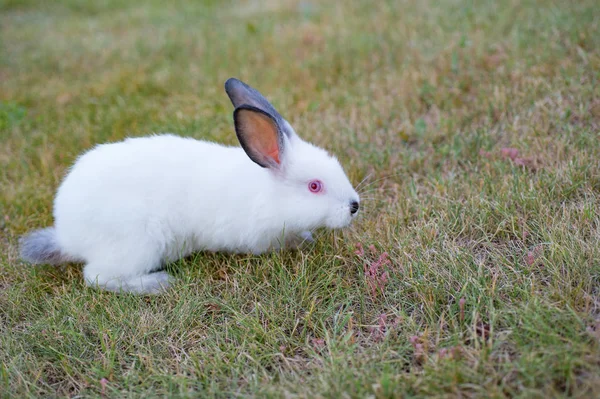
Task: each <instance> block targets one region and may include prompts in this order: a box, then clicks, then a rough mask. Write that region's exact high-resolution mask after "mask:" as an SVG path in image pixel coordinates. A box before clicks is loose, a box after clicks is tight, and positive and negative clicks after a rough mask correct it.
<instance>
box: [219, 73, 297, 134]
mask: <svg viewBox="0 0 600 399" xmlns="http://www.w3.org/2000/svg"><path fill="white" fill-rule="evenodd" d="M225 91H226V92H227V95H228V96H229V99H230V100H231V103H232V104H233V106H234V107H235V108H238V107H240V106H242V105H244V104H246V105H251V106H253V107H255V108H258V109H259V110H261V111H263V112H265V113H267V114H268V115H269V116H271V118H273V119H274V120H275V121H276V122H277V124H278V125H279V129H280V130H281V131H282V132H283V133H285V134H286V135H287V136H288V137H289V138H291V137H292V136H295V135H296V133H295V132H294V129H292V127H291V126H290V124H289V123H288V122H287V121H286V120H285V119H284V118H283V117H282V116H281V115H280V114H279V112H277V110H276V109H275V107H273V105H271V103H270V102H269V101H268V100H267V99H266V98H265V97H264V96H263V95H262V94H260V93H259V91H258V90H256V89H254V88H252V87H250V86H248V85H247V84H246V83H244V82H242V81H241V80H239V79H236V78H229V79H227V82H225Z"/></svg>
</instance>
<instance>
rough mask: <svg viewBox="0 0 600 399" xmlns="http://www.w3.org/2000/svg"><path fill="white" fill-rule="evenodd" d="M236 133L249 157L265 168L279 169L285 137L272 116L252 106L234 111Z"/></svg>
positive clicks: (245, 106) (243, 106) (244, 106)
mask: <svg viewBox="0 0 600 399" xmlns="http://www.w3.org/2000/svg"><path fill="white" fill-rule="evenodd" d="M233 121H234V123H235V132H236V134H237V137H238V140H239V141H240V144H241V145H242V148H243V149H244V151H245V152H246V154H247V155H248V157H249V158H250V159H251V160H253V161H254V162H256V163H257V164H258V165H260V166H262V167H263V168H271V169H279V168H280V167H281V159H282V155H283V135H282V133H281V129H280V127H279V125H278V123H277V121H276V120H275V118H273V116H272V115H270V114H269V113H267V112H265V111H263V110H262V109H259V108H256V107H254V106H252V105H247V104H244V105H241V106H239V107H237V108H236V109H235V111H233Z"/></svg>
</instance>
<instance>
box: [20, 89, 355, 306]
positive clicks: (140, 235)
mask: <svg viewBox="0 0 600 399" xmlns="http://www.w3.org/2000/svg"><path fill="white" fill-rule="evenodd" d="M225 90H226V92H227V94H228V95H229V98H230V99H231V102H232V103H233V105H234V107H235V111H234V112H233V119H234V123H235V130H236V133H237V137H238V139H239V141H240V143H241V145H242V148H239V147H226V146H223V145H220V144H216V143H211V142H206V141H199V140H194V139H191V138H183V137H178V136H174V135H170V134H165V135H155V136H151V137H143V138H129V139H126V140H125V141H122V142H119V143H112V144H103V145H99V146H97V147H95V148H93V149H92V150H90V151H89V152H87V153H85V154H83V155H82V156H81V157H80V158H79V159H78V160H77V162H76V163H75V165H74V166H73V167H72V169H71V171H70V172H69V173H68V175H67V177H66V178H65V180H64V181H63V183H62V184H61V186H60V187H59V189H58V192H57V194H56V198H55V201H54V219H55V225H54V227H49V228H46V229H42V230H37V231H34V232H32V233H30V234H29V235H27V236H25V237H23V238H22V239H21V257H22V258H23V259H24V260H26V261H28V262H31V263H46V264H58V263H63V262H85V267H84V270H83V275H84V278H85V281H86V283H87V284H88V285H90V286H99V287H100V288H103V289H106V290H110V291H117V292H118V291H124V292H134V293H140V294H151V293H158V292H160V291H162V290H163V289H165V288H166V287H168V285H169V282H170V281H171V277H170V276H169V275H168V274H167V273H166V272H164V271H159V270H160V269H161V268H162V266H163V265H164V263H165V262H169V261H174V260H176V259H179V258H181V257H183V256H186V255H188V254H190V253H191V252H194V251H200V250H207V251H228V252H250V253H254V254H259V253H262V252H265V251H267V250H272V249H279V248H282V247H284V246H289V245H291V246H295V245H297V244H298V243H299V242H300V241H302V239H310V238H311V235H310V231H311V230H313V229H315V228H318V227H328V228H342V227H344V226H347V225H348V224H350V222H351V221H352V219H353V218H354V217H355V216H356V214H357V212H358V208H359V197H358V194H357V193H356V191H355V190H354V189H353V187H352V185H351V184H350V182H349V181H348V178H347V177H346V175H345V173H344V171H343V169H342V167H341V166H340V164H339V163H338V161H337V160H336V159H335V158H333V157H332V156H330V155H329V154H328V153H327V152H326V151H324V150H323V149H321V148H318V147H315V146H314V145H312V144H310V143H307V142H305V141H303V140H302V139H300V138H299V137H298V136H297V135H296V133H295V132H294V130H293V129H292V127H291V126H290V124H289V123H288V122H287V121H286V120H285V119H283V118H282V117H281V115H279V113H278V112H277V111H276V110H275V109H274V108H273V106H272V105H271V104H270V103H269V102H268V101H267V100H266V99H265V98H264V97H263V96H262V95H261V94H260V93H259V92H258V91H257V90H255V89H253V88H251V87H249V86H248V85H246V84H245V83H243V82H241V81H239V80H237V79H233V78H231V79H229V80H228V81H227V82H226V83H225Z"/></svg>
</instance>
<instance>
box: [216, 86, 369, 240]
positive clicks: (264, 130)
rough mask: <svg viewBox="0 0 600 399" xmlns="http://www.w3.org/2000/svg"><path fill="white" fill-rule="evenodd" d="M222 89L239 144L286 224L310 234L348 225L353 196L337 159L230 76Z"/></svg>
mask: <svg viewBox="0 0 600 399" xmlns="http://www.w3.org/2000/svg"><path fill="white" fill-rule="evenodd" d="M225 90H226V92H227V95H228V96H229V98H230V99H231V102H232V103H233V105H234V107H235V111H234V112H233V119H234V123H235V130H236V134H237V137H238V139H239V141H240V144H241V145H242V148H243V149H244V151H245V152H246V154H247V155H248V157H250V159H251V160H252V161H254V162H255V163H256V164H258V165H260V166H261V167H263V168H267V169H268V170H269V172H270V173H271V175H272V176H273V178H274V179H275V181H276V184H275V185H276V188H275V193H274V195H276V196H277V197H278V202H280V201H281V202H280V203H284V204H285V207H284V213H285V214H284V215H282V216H283V217H284V219H285V221H286V223H287V226H288V227H292V228H293V229H294V230H296V229H297V230H310V229H314V228H318V227H328V228H341V227H345V226H347V225H349V224H350V222H351V221H352V219H353V218H354V217H355V216H356V215H357V214H358V208H359V197H358V194H357V193H356V191H355V190H354V188H353V187H352V185H351V184H350V182H349V180H348V177H346V174H345V173H344V170H343V169H342V167H341V166H340V163H339V162H338V161H337V159H335V158H334V157H333V156H331V155H330V154H328V153H327V152H326V151H325V150H323V149H321V148H319V147H316V146H314V145H312V144H310V143H307V142H306V141H303V140H302V139H301V138H300V137H299V136H298V135H297V134H296V132H295V131H294V129H293V128H292V127H291V126H290V124H289V123H288V122H287V121H286V120H285V119H284V118H283V117H282V116H281V115H280V114H279V113H278V112H277V111H276V110H275V108H274V107H273V106H272V105H271V104H270V103H269V101H267V99H265V98H264V97H263V96H262V95H261V94H260V93H259V92H258V91H257V90H255V89H253V88H251V87H250V86H248V85H246V84H245V83H243V82H241V81H239V80H237V79H234V78H231V79H229V80H227V82H226V83H225ZM290 225H291V226H290Z"/></svg>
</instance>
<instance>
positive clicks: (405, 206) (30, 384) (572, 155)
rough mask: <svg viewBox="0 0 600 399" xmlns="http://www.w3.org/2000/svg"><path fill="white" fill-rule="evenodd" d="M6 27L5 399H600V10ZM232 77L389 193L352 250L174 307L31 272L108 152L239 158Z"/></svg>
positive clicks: (358, 6)
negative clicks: (138, 140) (82, 170)
mask: <svg viewBox="0 0 600 399" xmlns="http://www.w3.org/2000/svg"><path fill="white" fill-rule="evenodd" d="M0 29H1V36H0V40H1V42H0V143H1V145H0V187H1V189H0V190H1V191H0V192H1V196H0V217H1V220H0V348H2V349H1V350H0V396H2V397H7V398H8V397H19V398H23V397H65V396H78V397H100V396H109V397H140V398H150V397H164V396H170V397H188V396H195V397H272V398H283V397H285V398H292V397H300V398H318V397H322V398H344V397H346V398H351V397H356V398H364V397H374V398H387V397H422V396H434V397H435V396H437V397H497V398H501V397H527V398H530V397H598V395H600V161H599V160H600V89H599V80H600V73H599V71H600V8H599V7H598V3H597V1H596V0H578V1H555V0H524V1H519V0H498V1H483V0H482V1H456V0H441V1H433V0H425V1H408V0H404V1H379V2H373V1H368V0H360V1H351V2H350V1H344V2H342V1H339V2H332V1H322V2H314V1H295V0H284V1H272V0H267V1H264V2H258V1H239V2H233V1H231V2H230V1H222V2H221V1H210V2H206V1H205V2H194V1H185V0H178V1H174V2H168V3H167V2H161V1H158V0H157V1H146V2H139V1H117V0H99V1H93V2H84V1H78V0H61V1H55V2H45V1H41V0H39V1H38V0H28V1H26V0H23V1H20V0H0ZM231 76H235V77H238V78H241V79H243V80H245V81H247V82H248V83H250V84H252V85H253V86H255V87H257V88H258V89H259V90H261V91H262V92H263V93H265V94H267V95H268V97H269V98H270V99H271V100H272V102H273V104H274V105H275V106H276V107H277V108H278V109H279V111H280V112H281V113H282V114H283V115H284V116H285V117H286V118H287V119H288V120H289V121H290V122H291V124H292V125H293V126H294V127H295V128H296V130H297V132H298V133H299V134H300V135H302V136H303V137H304V138H305V139H307V140H309V141H312V142H314V143H316V144H318V145H319V146H322V147H324V148H327V149H328V150H330V151H332V152H333V153H335V154H336V155H337V156H338V158H339V159H340V162H341V163H342V164H343V166H344V167H345V169H346V170H347V172H348V175H349V177H350V179H351V181H352V182H353V183H355V184H356V185H358V184H359V183H360V182H363V183H362V184H361V185H360V192H361V194H362V199H363V201H362V210H361V214H360V217H359V218H358V220H357V221H356V223H355V224H354V225H353V226H352V227H351V228H350V229H347V230H344V231H337V232H327V231H321V232H318V233H317V234H316V239H317V242H316V243H315V244H311V245H308V246H307V247H305V248H304V249H303V250H301V251H299V252H291V253H288V252H285V253H278V254H270V255H264V256H233V255H224V254H198V255H196V256H192V257H190V258H187V259H185V260H181V261H178V262H176V263H174V264H172V265H169V267H168V269H169V271H170V272H171V273H172V274H173V275H174V276H176V277H177V279H178V283H177V284H176V286H175V287H174V288H173V289H172V290H170V291H169V292H167V293H166V294H164V295H162V296H157V297H136V296H128V295H115V294H111V293H106V292H99V291H96V290H92V289H89V288H86V287H85V285H84V284H83V280H82V277H81V267H80V265H67V266H64V267H50V266H42V267H32V266H29V265H26V264H24V263H22V262H21V261H19V259H18V256H17V241H18V237H19V236H20V235H21V234H23V233H25V232H27V231H29V230H31V229H35V228H40V227H44V226H48V225H51V224H52V200H53V195H54V192H55V190H56V188H57V186H58V184H59V183H60V180H61V178H62V176H64V174H65V172H66V171H67V169H68V167H69V165H71V164H72V163H73V161H74V159H75V158H76V157H77V155H78V154H80V153H81V152H82V151H84V150H86V149H89V148H91V147H92V146H93V145H95V144H97V143H102V142H107V141H116V140H120V139H122V138H123V137H126V136H142V135H147V134H150V133H158V132H174V133H177V134H180V135H184V136H191V137H195V138H198V139H206V140H213V141H218V142H221V143H226V144H237V143H236V139H235V134H234V131H233V127H232V116H231V113H232V109H231V105H230V103H229V101H228V99H227V97H226V95H225V93H224V91H223V83H224V82H225V80H226V79H227V78H229V77H231Z"/></svg>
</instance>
